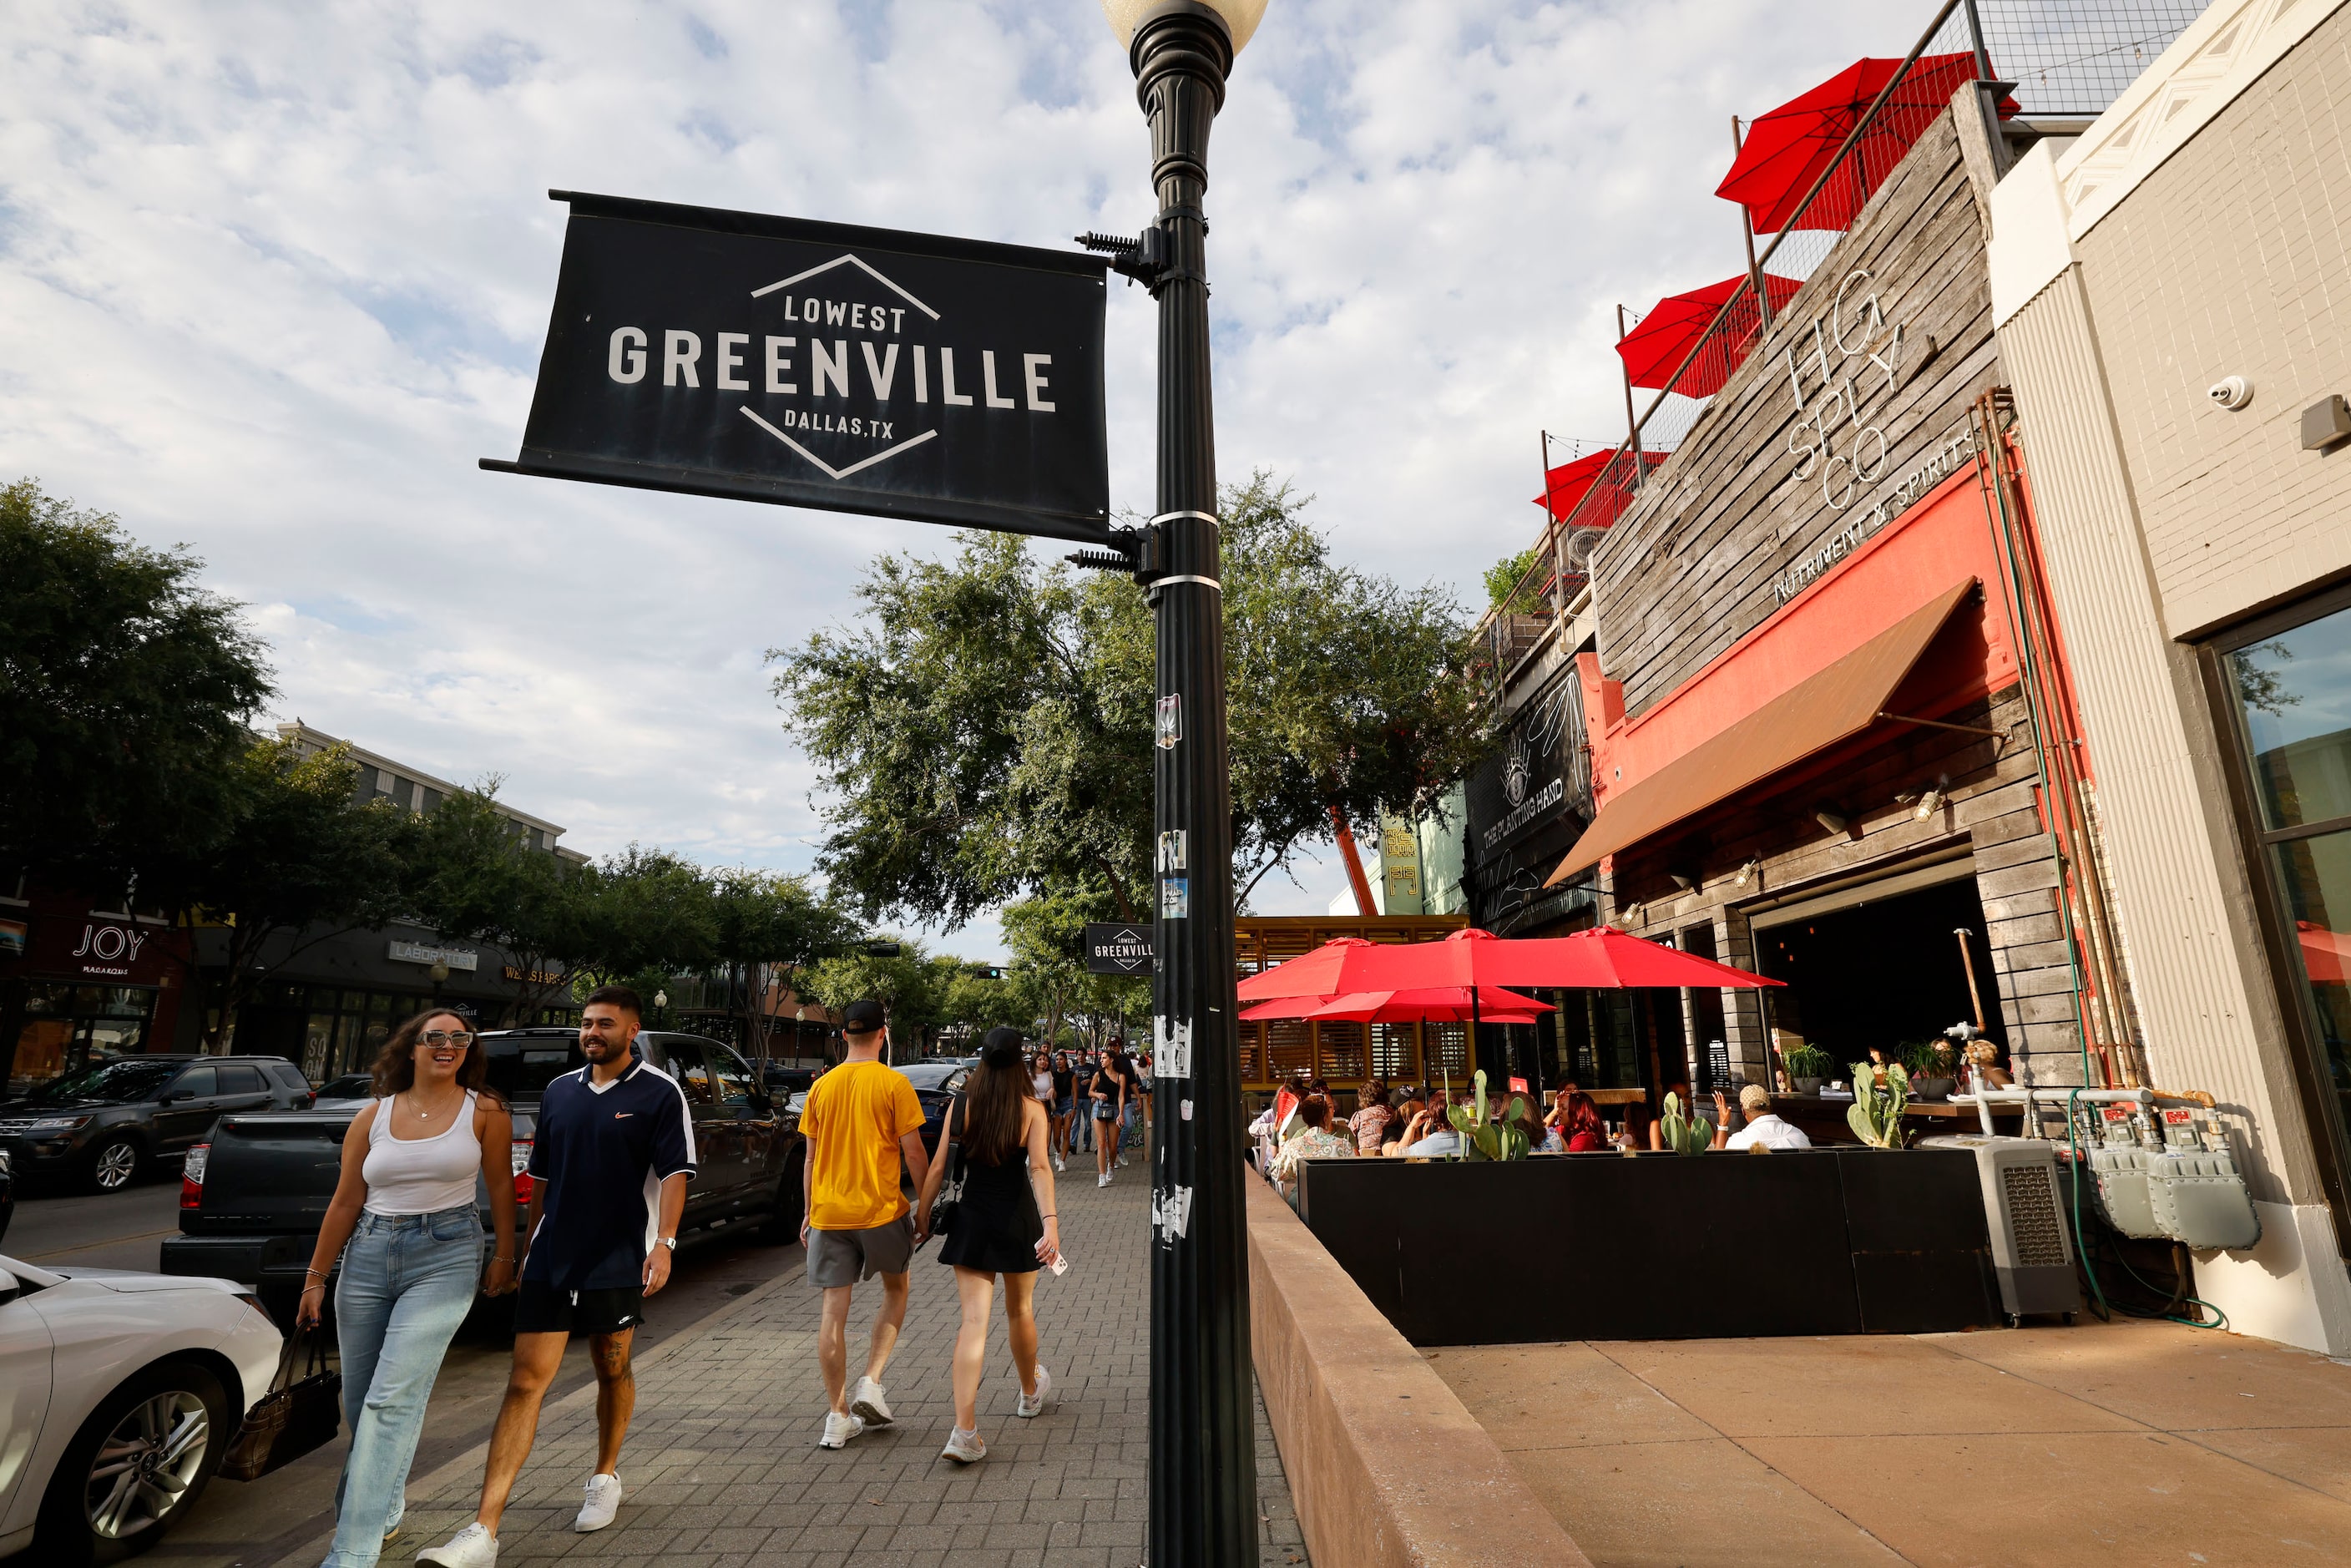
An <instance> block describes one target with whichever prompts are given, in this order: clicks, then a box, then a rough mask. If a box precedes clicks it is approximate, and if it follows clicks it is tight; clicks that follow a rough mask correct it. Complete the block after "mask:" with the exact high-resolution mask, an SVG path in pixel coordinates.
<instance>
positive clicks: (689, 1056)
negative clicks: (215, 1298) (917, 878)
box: [162, 1029, 805, 1323]
mask: <svg viewBox="0 0 2351 1568" xmlns="http://www.w3.org/2000/svg"><path fill="white" fill-rule="evenodd" d="M637 1040H638V1045H639V1048H640V1049H641V1050H643V1052H644V1054H645V1057H646V1060H647V1061H650V1062H652V1064H653V1066H655V1067H658V1068H659V1069H661V1070H662V1071H664V1072H666V1073H668V1074H669V1075H670V1076H671V1077H673V1078H674V1079H676V1080H677V1082H678V1084H679V1086H680V1087H681V1088H683V1089H684V1091H685V1099H686V1103H687V1105H688V1106H690V1107H691V1108H692V1110H693V1113H694V1143H695V1156H696V1160H697V1162H698V1165H699V1166H700V1168H699V1170H698V1171H697V1173H696V1175H695V1179H694V1181H693V1182H692V1183H690V1184H689V1185H688V1186H687V1187H686V1198H685V1218H684V1224H683V1225H682V1226H681V1227H680V1229H681V1231H682V1232H685V1231H696V1230H707V1229H711V1228H717V1227H722V1226H733V1225H737V1224H741V1223H744V1222H746V1221H751V1220H757V1221H758V1222H759V1227H760V1235H761V1238H762V1239H766V1240H770V1241H774V1242H778V1243H782V1242H789V1241H796V1240H798V1239H799V1222H800V1212H801V1202H800V1168H801V1165H802V1163H803V1160H804V1158H805V1155H804V1151H803V1150H802V1148H801V1146H800V1136H799V1125H798V1119H797V1118H796V1117H794V1116H792V1115H791V1114H790V1113H789V1112H788V1111H787V1110H786V1108H785V1107H783V1106H781V1105H778V1104H777V1103H775V1102H774V1101H773V1100H771V1099H770V1098H769V1097H768V1095H767V1093H766V1092H763V1091H762V1090H761V1089H760V1087H759V1085H758V1076H757V1074H755V1073H754V1072H753V1071H752V1069H751V1067H750V1065H749V1063H747V1062H746V1061H744V1060H743V1059H742V1057H740V1056H738V1055H737V1054H736V1053H735V1051H733V1050H732V1049H731V1048H729V1047H727V1046H726V1045H724V1044H721V1043H720V1042H719V1041H717V1040H705V1039H703V1038H701V1037H700V1036H698V1035H690V1034H671V1033H666V1032H654V1031H650V1030H649V1031H646V1032H644V1033H642V1034H640V1035H638V1036H637ZM482 1041H483V1043H484V1045H486V1047H487V1048H488V1051H489V1062H488V1079H489V1083H490V1087H492V1088H494V1089H496V1091H497V1092H499V1093H500V1094H502V1095H504V1096H505V1097H506V1100H507V1103H508V1104H509V1105H510V1106H512V1108H513V1111H514V1172H515V1197H516V1200H517V1209H518V1210H519V1208H520V1207H521V1206H524V1205H528V1203H529V1201H530V1177H529V1176H528V1175H526V1174H525V1173H524V1169H523V1167H524V1166H526V1165H528V1163H529V1160H530V1145H531V1136H532V1134H533V1132H534V1131H535V1130H536V1128H537V1125H538V1103H539V1100H540V1098H541V1095H542V1094H543V1092H545V1090H546V1088H547V1085H548V1084H549V1082H553V1081H554V1080H555V1079H556V1078H558V1077H560V1076H561V1075H562V1074H564V1073H566V1072H569V1071H573V1070H574V1069H576V1068H579V1067H580V1066H583V1065H585V1060H586V1059H585V1058H583V1057H582V1056H581V1055H580V1039H579V1036H578V1034H577V1033H576V1032H575V1031H573V1030H568V1029H516V1030H495V1031H492V1032H489V1033H486V1034H484V1035H483V1036H482ZM356 1114H358V1108H357V1106H356V1105H350V1106H348V1107H347V1108H345V1109H341V1110H335V1111H325V1110H319V1111H287V1112H277V1113H254V1114H244V1115H232V1116H224V1117H222V1118H221V1120H220V1122H219V1124H217V1125H216V1126H214V1128H213V1131H212V1137H211V1140H210V1141H209V1142H208V1143H205V1144H200V1145H197V1146H196V1147H195V1148H193V1149H192V1150H191V1151H189V1154H188V1159H187V1166H186V1168H185V1171H184V1173H183V1177H182V1180H181V1185H180V1234H179V1235H177V1236H170V1237H166V1238H164V1240H163V1247H162V1271H163V1272H164V1273H166V1274H193V1275H204V1276H210V1277H214V1278H217V1279H225V1280H235V1281H238V1282H240V1283H242V1284H246V1285H251V1286H253V1287H254V1289H255V1291H256V1293H257V1294H258V1295H259V1296H260V1298H261V1301H262V1304H263V1305H264V1306H265V1307H266V1308H267V1309H268V1311H269V1312H270V1315H271V1316H273V1317H275V1318H277V1321H278V1322H281V1323H287V1322H292V1321H293V1311H294V1306H295V1303H296V1301H298V1300H299V1298H300V1296H301V1292H302V1270H304V1269H306V1268H308V1266H309V1262H310V1254H311V1250H312V1249H313V1248H315V1247H316V1246H317V1245H318V1236H319V1224H320V1223H321V1222H322V1220H323V1218H324V1217H325V1215H326V1212H327V1205H328V1203H329V1200H330V1199H332V1198H333V1197H334V1195H335V1183H336V1180H337V1178H338V1176H339V1174H340V1164H341V1157H342V1142H343V1134H344V1133H345V1132H346V1131H347V1130H348V1129H349V1128H350V1124H351V1118H352V1117H353V1116H355V1115H356ZM475 1196H476V1201H478V1202H479V1203H480V1204H481V1206H482V1223H483V1225H484V1226H485V1227H487V1226H488V1224H489V1211H490V1206H489V1194H488V1192H487V1190H486V1188H481V1189H477V1191H476V1195H475ZM519 1218H520V1215H519V1212H517V1220H519Z"/></svg>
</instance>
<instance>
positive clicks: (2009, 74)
mask: <svg viewBox="0 0 2351 1568" xmlns="http://www.w3.org/2000/svg"><path fill="white" fill-rule="evenodd" d="M2202 9H2203V4H2202V0H1976V3H1974V4H1970V3H1969V0H1944V4H1943V5H1941V6H1940V7H1939V8H1938V10H1937V11H1936V12H1935V15H1934V19H1933V20H1932V21H1930V22H1929V23H1928V25H1927V27H1926V29H1925V30H1924V31H1923V32H1922V33H1920V34H1919V36H1918V40H1917V43H1915V44H1913V45H1912V46H1911V47H1910V52H1909V53H1908V54H1907V55H1905V56H1904V57H1903V58H1902V61H1901V63H1900V65H1899V66H1898V67H1897V68H1896V69H1895V70H1894V72H1893V73H1892V75H1891V76H1890V77H1889V78H1887V79H1886V83H1885V85H1884V87H1883V88H1882V89H1880V90H1879V91H1878V93H1877V94H1876V97H1875V98H1874V99H1872V100H1871V101H1870V102H1869V104H1868V106H1867V107H1866V108H1865V110H1863V111H1862V112H1861V113H1860V114H1859V115H1858V116H1857V117H1856V118H1855V121H1854V124H1853V126H1852V128H1851V130H1850V131H1849V132H1848V133H1847V134H1846V135H1845V136H1844V140H1843V141H1842V142H1840V143H1839V145H1838V146H1837V148H1836V150H1835V152H1834V155H1833V156H1832V157H1831V158H1830V160H1829V161H1828V162H1827V164H1826V165H1825V166H1824V167H1823V168H1822V169H1821V170H1820V172H1819V173H1818V175H1817V176H1816V177H1815V178H1814V179H1813V181H1812V183H1811V184H1810V186H1809V188H1807V189H1805V190H1804V191H1803V192H1802V195H1801V196H1799V197H1798V199H1797V200H1795V201H1794V202H1793V203H1792V204H1778V205H1776V206H1775V208H1774V209H1772V210H1771V211H1768V212H1767V213H1766V214H1765V215H1766V216H1767V217H1770V218H1772V219H1775V220H1776V232H1774V233H1772V234H1771V236H1770V238H1769V240H1768V242H1765V243H1762V245H1761V250H1760V251H1759V250H1757V249H1756V248H1755V246H1754V244H1753V243H1752V242H1750V246H1749V251H1748V256H1749V260H1748V265H1747V276H1746V277H1745V278H1744V279H1742V280H1741V281H1740V284H1739V286H1738V287H1736V288H1735V289H1734V290H1733V291H1732V292H1731V293H1730V295H1729V298H1727V299H1725V301H1724V302H1723V304H1722V306H1721V308H1719V310H1718V311H1717V312H1716V313H1715V315H1714V317H1713V319H1712V320H1711V321H1710V322H1709V323H1708V326H1707V328H1706V329H1705V331H1704V332H1702V333H1701V334H1700V335H1699V336H1698V339H1697V340H1696V341H1695V342H1694V343H1692V345H1691V346H1690V348H1689V350H1688V351H1687V353H1686V354H1685V355H1684V356H1683V358H1682V360H1681V362H1680V363H1679V364H1678V365H1677V366H1676V367H1675V369H1674V370H1673V371H1672V372H1671V373H1670V374H1668V375H1667V376H1666V377H1665V378H1664V384H1663V386H1662V387H1661V388H1659V389H1657V390H1656V393H1655V395H1654V396H1653V397H1652V398H1651V399H1650V400H1649V402H1648V405H1647V407H1646V409H1642V410H1640V411H1639V412H1638V413H1634V412H1633V405H1632V401H1631V398H1630V393H1629V391H1628V394H1627V414H1628V423H1629V426H1630V428H1629V430H1628V432H1627V434H1626V435H1625V440H1624V442H1623V444H1620V445H1619V446H1618V447H1617V449H1616V451H1615V452H1614V455H1612V456H1611V457H1610V458H1609V460H1608V461H1607V463H1605V464H1604V465H1602V467H1601V468H1600V471H1599V473H1598V474H1597V476H1595V477H1594V478H1593V482H1592V483H1591V485H1590V487H1589V488H1587V489H1585V490H1584V491H1583V494H1582V496H1581V497H1578V498H1576V499H1575V501H1574V503H1573V506H1572V507H1568V508H1567V509H1566V510H1565V511H1563V512H1562V511H1561V510H1560V509H1559V504H1558V503H1557V502H1550V501H1548V500H1547V504H1546V513H1547V516H1546V520H1545V525H1544V528H1543V533H1542V537H1541V541H1540V543H1539V545H1538V548H1537V549H1536V550H1535V556H1534V561H1533V563H1532V565H1531V566H1530V567H1529V569H1528V570H1527V571H1526V572H1525V573H1524V574H1523V575H1522V576H1521V577H1520V580H1519V582H1518V584H1517V586H1516V587H1514V588H1513V589H1512V590H1511V591H1510V593H1508V594H1507V595H1505V596H1504V597H1503V598H1502V599H1501V601H1499V603H1497V604H1496V605H1494V606H1493V607H1491V608H1489V610H1488V611H1487V612H1486V613H1485V615H1484V616H1483V617H1481V618H1480V620H1479V623H1478V625H1477V627H1476V629H1475V631H1474V632H1473V634H1472V653H1471V664H1472V668H1473V670H1475V671H1476V672H1477V673H1478V674H1481V675H1483V676H1485V677H1486V678H1487V679H1488V680H1489V681H1490V682H1491V685H1492V689H1493V690H1495V691H1496V692H1497V693H1499V690H1500V688H1501V686H1502V685H1503V684H1504V683H1505V682H1507V681H1508V679H1509V677H1510V673H1511V671H1512V670H1513V669H1515V668H1516V666H1517V664H1518V661H1519V659H1520V658H1521V657H1523V656H1524V653H1525V652H1526V651H1527V650H1528V649H1530V648H1531V647H1532V646H1533V645H1534V644H1535V643H1537V642H1539V641H1540V639H1541V631H1542V627H1541V622H1542V620H1543V619H1544V618H1545V617H1546V616H1548V617H1550V618H1552V619H1557V618H1559V617H1562V616H1563V615H1564V614H1565V613H1566V612H1567V609H1568V606H1569V604H1570V602H1571V601H1573V600H1574V599H1575V598H1576V597H1577V595H1578V594H1579V593H1580V592H1581V591H1583V588H1584V586H1585V585H1586V583H1587V582H1588V580H1589V579H1588V566H1589V561H1590V558H1591V555H1592V552H1593V550H1594V549H1596V548H1597V546H1598V542H1599V540H1600V538H1603V537H1604V530H1605V529H1606V528H1608V527H1610V526H1611V525H1612V524H1614V522H1615V521H1616V519H1617V518H1618V517H1621V516H1623V515H1624V513H1625V510H1626V508H1627V507H1630V506H1631V505H1632V504H1633V501H1634V499H1635V497H1637V496H1638V494H1639V493H1640V491H1641V488H1642V486H1643V485H1644V484H1645V483H1646V482H1647V481H1651V480H1654V479H1655V478H1656V476H1657V473H1658V470H1659V468H1660V466H1661V465H1663V464H1664V463H1665V461H1666V459H1667V458H1668V457H1669V456H1670V455H1672V454H1673V453H1674V452H1675V451H1676V450H1677V449H1678V448H1679V447H1680V445H1681V444H1682V442H1683V440H1684V438H1686V437H1687V435H1688V434H1689V433H1690V432H1691V430H1692V429H1694V428H1695V427H1696V425H1697V423H1698V421H1699V419H1701V418H1702V417H1704V415H1705V413H1706V411H1707V409H1708V406H1709V405H1710V403H1711V402H1712V400H1713V397H1714V395H1715V393H1716V392H1717V391H1718V390H1719V388H1721V387H1722V386H1723V385H1724V383H1725V382H1728V381H1729V379H1730V377H1731V375H1732V374H1733V373H1734V372H1736V371H1738V369H1739V368H1740V366H1741V365H1742V364H1744V363H1745V361H1746V360H1747V358H1748V356H1749V355H1750V354H1751V353H1752V352H1753V351H1754V350H1755V347H1756V345H1757V344H1758V343H1760V342H1761V340H1763V339H1764V338H1765V337H1766V336H1767V335H1768V334H1769V333H1770V331H1771V322H1772V320H1773V319H1775V318H1776V317H1777V316H1780V315H1782V314H1784V313H1786V311H1787V310H1788V309H1789V308H1791V306H1792V304H1793V303H1794V298H1802V290H1801V287H1800V288H1798V290H1797V291H1796V294H1795V297H1794V298H1789V297H1788V291H1787V287H1786V284H1787V283H1793V284H1797V285H1801V284H1802V283H1803V282H1804V281H1805V280H1807V279H1809V278H1810V277H1812V275H1813V272H1814V271H1815V270H1816V269H1817V268H1818V267H1819V266H1820V264H1821V263H1822V262H1823V261H1824V260H1825V259H1826V258H1827V256H1828V254H1829V252H1830V251H1831V250H1832V249H1833V248H1834V246H1835V245H1836V242H1837V241H1838V240H1839V239H1840V238H1842V237H1843V236H1844V233H1845V231H1846V230H1847V229H1849V228H1850V227H1851V226H1852V225H1853V224H1854V222H1855V220H1856V219H1857V218H1858V217H1859V216H1860V214H1861V213H1862V212H1863V210H1864V209H1865V207H1866V206H1867V205H1868V203H1869V199H1870V197H1871V196H1872V195H1873V194H1875V193H1876V191H1877V189H1878V187H1879V186H1880V185H1882V184H1883V183H1885V182H1886V178H1887V177H1888V176H1889V175H1891V174H1892V173H1893V172H1894V170H1895V167H1896V165H1897V164H1899V163H1900V162H1901V161H1902V159H1903V158H1904V157H1906V156H1907V154H1908V152H1909V151H1910V149H1911V148H1912V147H1913V146H1914V145H1916V144H1917V141H1918V139H1919V138H1920V137H1921V136H1923V135H1925V134H1926V132H1927V131H1928V128H1929V127H1931V126H1932V125H1933V124H1934V122H1935V120H1936V119H1937V117H1938V116H1939V115H1941V114H1942V113H1943V111H1944V110H1946V109H1947V108H1949V104H1950V100H1951V98H1952V95H1953V94H1954V92H1955V91H1956V90H1957V89H1959V87H1960V86H1963V85H1964V84H1966V83H1968V82H1970V81H1991V80H1994V79H2000V80H2001V84H2002V89H2003V91H2004V93H2005V95H2006V96H2004V97H2003V98H2002V99H2001V114H2002V115H2003V116H2011V115H2012V116H2014V117H2016V118H2018V119H2022V120H2024V121H2026V122H2027V123H2028V124H2036V125H2038V124H2039V123H2040V122H2042V121H2062V120H2073V119H2087V118H2092V117H2095V115H2096V114H2098V113H2099V112H2101V111H2103V110H2104V109H2105V106H2106V105H2107V104H2108V103H2111V102H2112V101H2114V99H2116V97H2117V96H2119V95H2120V93H2121V92H2122V91H2123V89H2125V88H2126V87H2128V86H2129V85H2130V83H2131V81H2132V80H2133V79H2135V78H2137V75H2138V74H2139V72H2140V71H2141V70H2142V69H2144V68H2145V67H2146V66H2147V65H2148V64H2149V63H2151V62H2152V61H2153V60H2154V58H2155V57H2156V56H2157V55H2158V54H2159V53H2161V52H2162V50H2163V49H2164V47H2167V46H2168V44H2169V43H2170V41H2171V40H2172V39H2173V38H2175V37H2178V36H2179V33H2180V32H2181V31H2182V30H2183V29H2184V28H2185V27H2186V26H2188V25H2189V23H2190V22H2192V21H2194V20H2195V18H2196V16H2198V15H2199V13H2200V12H2201V10H2202ZM1996 73H1999V75H1998V76H1997V78H1996ZM2047 128H2049V129H2057V128H2058V127H2056V126H2054V125H2052V126H2049V127H2047ZM1752 240H1753V241H1763V235H1761V234H1758V235H1753V236H1752ZM1767 278H1768V279H1771V280H1773V281H1772V284H1771V286H1769V287H1768V288H1767V286H1766V285H1765V282H1764V280H1765V279H1767ZM1780 280H1786V282H1785V283H1782V282H1781V281H1780ZM1546 462H1548V454H1546ZM1529 621H1534V622H1537V626H1536V629H1535V630H1533V631H1529V630H1528V629H1527V627H1526V626H1525V624H1524V623H1525V622H1529Z"/></svg>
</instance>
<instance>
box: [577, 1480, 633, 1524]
mask: <svg viewBox="0 0 2351 1568" xmlns="http://www.w3.org/2000/svg"><path fill="white" fill-rule="evenodd" d="M620 1511H621V1478H620V1477H618V1476H607V1475H593V1476H590V1477H589V1478H588V1500H587V1501H585V1502H583V1503H581V1504H580V1517H579V1518H577V1519H575V1520H573V1521H571V1528H572V1529H574V1530H576V1531H580V1533H581V1534H583V1535H584V1534H586V1533H587V1532H588V1531H591V1530H601V1529H603V1528H604V1527H605V1526H606V1525H608V1524H610V1523H611V1522H612V1516H613V1515H614V1514H616V1513H618V1512H620Z"/></svg>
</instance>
